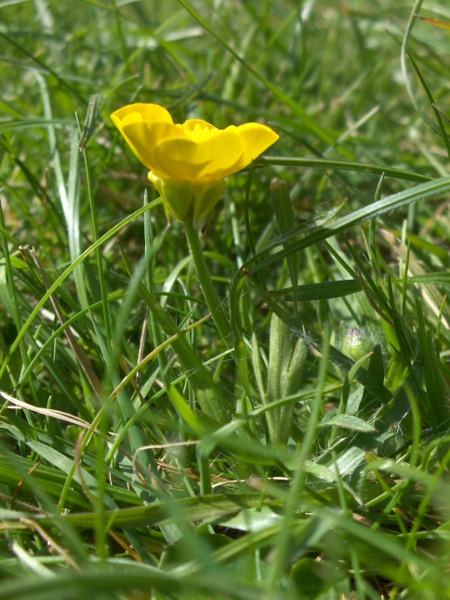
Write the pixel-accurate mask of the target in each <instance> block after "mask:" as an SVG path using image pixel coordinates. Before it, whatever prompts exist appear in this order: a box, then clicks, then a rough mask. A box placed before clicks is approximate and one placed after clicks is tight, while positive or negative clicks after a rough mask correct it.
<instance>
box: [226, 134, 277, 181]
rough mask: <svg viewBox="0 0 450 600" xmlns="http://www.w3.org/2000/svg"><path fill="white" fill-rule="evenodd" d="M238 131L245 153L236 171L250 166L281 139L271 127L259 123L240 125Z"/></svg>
mask: <svg viewBox="0 0 450 600" xmlns="http://www.w3.org/2000/svg"><path fill="white" fill-rule="evenodd" d="M237 130H238V134H239V136H240V138H241V140H242V143H243V145H244V152H243V154H242V156H241V158H240V161H239V166H238V168H237V169H236V171H240V170H241V169H243V168H244V167H246V166H247V165H249V164H250V163H251V162H252V161H253V160H255V158H257V157H258V156H259V155H260V154H261V153H262V152H264V150H267V148H268V147H269V146H271V145H272V144H274V143H275V142H276V141H277V140H278V139H279V137H280V136H279V135H278V134H276V133H275V131H273V130H272V129H270V127H267V126H266V125H260V124H259V123H246V124H245V125H240V126H239V127H238V128H237ZM236 171H234V173H236Z"/></svg>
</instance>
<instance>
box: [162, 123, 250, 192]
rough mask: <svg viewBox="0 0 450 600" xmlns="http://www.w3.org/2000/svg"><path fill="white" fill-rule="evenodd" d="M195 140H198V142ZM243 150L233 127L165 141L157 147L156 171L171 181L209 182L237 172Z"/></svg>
mask: <svg viewBox="0 0 450 600" xmlns="http://www.w3.org/2000/svg"><path fill="white" fill-rule="evenodd" d="M197 139H198V141H197ZM243 151H244V147H243V144H242V141H241V139H240V136H239V135H237V128H236V127H228V128H227V129H225V130H224V131H221V130H219V129H214V130H210V131H207V132H200V134H199V136H198V137H197V138H195V136H193V137H192V138H189V137H188V135H185V136H184V137H181V136H180V137H178V138H167V139H165V140H162V141H161V142H159V143H158V144H157V145H156V148H155V159H156V164H157V168H158V169H161V170H162V171H164V172H165V173H169V174H170V177H172V178H174V179H188V180H191V181H193V180H199V181H211V180H214V179H223V178H224V177H226V176H227V175H229V174H231V173H234V172H236V170H235V165H236V164H237V163H238V162H239V160H240V158H241V156H242V154H243Z"/></svg>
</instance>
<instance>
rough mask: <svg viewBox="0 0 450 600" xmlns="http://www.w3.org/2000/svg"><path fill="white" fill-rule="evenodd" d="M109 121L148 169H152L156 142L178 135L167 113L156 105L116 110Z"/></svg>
mask: <svg viewBox="0 0 450 600" xmlns="http://www.w3.org/2000/svg"><path fill="white" fill-rule="evenodd" d="M111 119H112V121H113V123H114V124H115V126H116V127H117V129H118V130H119V131H120V133H121V134H122V135H123V137H124V138H125V140H126V141H127V144H128V145H129V146H130V148H131V149H132V150H133V152H134V153H135V155H136V156H137V157H138V159H139V160H140V161H141V163H142V164H143V165H145V166H146V167H147V168H148V169H150V170H152V169H153V168H154V163H155V160H154V155H153V151H154V147H155V144H156V142H158V141H159V140H161V139H163V138H164V137H166V136H169V135H179V132H178V130H177V127H176V126H175V125H174V124H173V121H172V117H171V116H170V114H169V112H168V111H167V110H166V109H165V108H163V107H162V106H158V105H157V104H131V105H130V106H124V107H123V108H121V109H119V110H116V112H114V113H113V114H112V115H111Z"/></svg>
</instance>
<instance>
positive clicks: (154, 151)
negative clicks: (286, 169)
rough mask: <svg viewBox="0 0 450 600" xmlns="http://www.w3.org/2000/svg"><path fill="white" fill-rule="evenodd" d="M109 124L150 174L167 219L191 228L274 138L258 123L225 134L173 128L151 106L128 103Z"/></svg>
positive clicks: (192, 125)
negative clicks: (227, 180) (232, 177)
mask: <svg viewBox="0 0 450 600" xmlns="http://www.w3.org/2000/svg"><path fill="white" fill-rule="evenodd" d="M111 119H112V120H113V122H114V124H115V126H116V127H117V128H118V130H119V131H120V133H121V134H122V135H123V137H124V138H125V140H126V142H127V143H128V145H129V146H130V148H131V149H132V150H133V152H134V153H135V154H136V156H137V157H138V159H139V160H140V161H141V163H142V164H144V165H145V166H146V167H147V168H148V169H149V170H150V173H149V175H148V177H149V179H150V181H151V182H152V183H153V184H154V186H155V187H156V189H157V190H158V192H159V193H160V194H161V197H162V199H163V204H164V210H165V213H166V217H167V218H168V220H169V221H171V220H172V217H174V218H175V219H177V220H178V221H185V220H186V219H188V218H192V219H193V222H194V224H195V225H196V226H202V225H203V224H204V223H205V222H206V221H207V220H208V218H209V217H210V214H211V212H212V210H213V208H214V206H215V205H216V204H217V202H218V201H219V199H220V197H221V195H222V193H223V191H224V189H225V181H224V178H225V177H228V176H229V175H233V174H234V173H237V171H240V170H241V169H243V168H244V167H246V166H247V165H249V164H250V163H251V162H252V160H254V159H255V158H257V157H258V156H259V155H260V154H261V153H262V152H264V150H266V149H267V148H268V147H269V146H271V145H272V144H274V143H275V142H276V141H277V139H278V137H279V136H278V135H277V134H276V133H275V132H274V131H272V129H270V127H266V126H265V125H260V124H259V123H246V124H245V125H240V126H239V127H235V126H234V125H231V126H230V127H227V128H226V129H217V128H216V127H214V126H213V125H210V124H209V123H207V122H206V121H203V120H201V119H189V120H187V121H186V122H185V123H183V124H175V123H174V122H173V120H172V117H171V116H170V114H169V112H168V111H167V110H166V109H165V108H163V107H162V106H158V105H157V104H130V105H129V106H124V107H123V108H120V109H119V110H117V111H116V112H114V113H113V114H112V115H111Z"/></svg>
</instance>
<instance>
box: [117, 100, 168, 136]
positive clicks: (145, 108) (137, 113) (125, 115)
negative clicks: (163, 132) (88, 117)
mask: <svg viewBox="0 0 450 600" xmlns="http://www.w3.org/2000/svg"><path fill="white" fill-rule="evenodd" d="M111 119H112V121H113V123H114V125H115V126H116V127H117V129H118V130H119V131H120V132H121V131H122V126H123V125H125V124H129V123H133V122H136V121H138V122H139V121H150V122H158V123H164V122H165V123H173V121H172V117H171V116H170V113H169V111H167V110H166V109H165V108H164V107H162V106H159V105H158V104H143V103H136V104H129V105H128V106H124V107H123V108H119V110H116V111H115V112H113V114H112V115H111Z"/></svg>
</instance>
